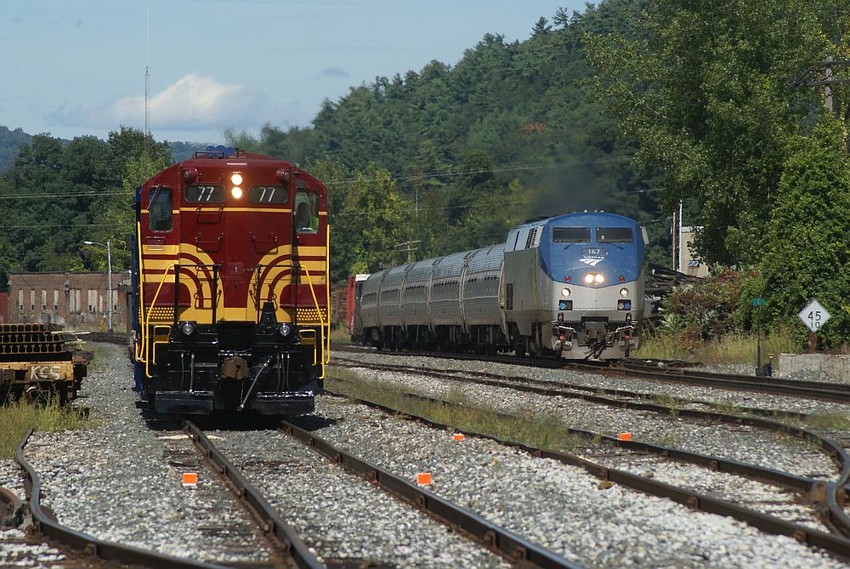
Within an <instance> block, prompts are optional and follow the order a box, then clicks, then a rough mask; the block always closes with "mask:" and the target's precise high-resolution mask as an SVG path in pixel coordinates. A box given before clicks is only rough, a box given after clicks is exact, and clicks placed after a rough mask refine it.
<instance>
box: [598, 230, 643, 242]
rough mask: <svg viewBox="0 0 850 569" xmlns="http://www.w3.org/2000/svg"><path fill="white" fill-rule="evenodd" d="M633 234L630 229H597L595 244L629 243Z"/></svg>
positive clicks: (632, 238) (632, 239)
mask: <svg viewBox="0 0 850 569" xmlns="http://www.w3.org/2000/svg"><path fill="white" fill-rule="evenodd" d="M632 241H634V234H633V233H632V228H631V227H597V228H596V242H597V243H631V242H632Z"/></svg>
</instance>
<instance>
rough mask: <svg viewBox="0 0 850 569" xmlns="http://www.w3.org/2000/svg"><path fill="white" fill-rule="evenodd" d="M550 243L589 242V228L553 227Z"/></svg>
mask: <svg viewBox="0 0 850 569" xmlns="http://www.w3.org/2000/svg"><path fill="white" fill-rule="evenodd" d="M552 243H590V228H589V227H553V228H552Z"/></svg>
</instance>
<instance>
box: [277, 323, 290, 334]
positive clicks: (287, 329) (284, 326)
mask: <svg viewBox="0 0 850 569" xmlns="http://www.w3.org/2000/svg"><path fill="white" fill-rule="evenodd" d="M278 331H279V332H280V335H281V336H283V337H284V338H286V337H287V336H289V334H290V333H292V328H291V327H290V326H289V324H287V323H286V322H284V323H283V324H281V325H280V328H278Z"/></svg>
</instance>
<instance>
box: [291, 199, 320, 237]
mask: <svg viewBox="0 0 850 569" xmlns="http://www.w3.org/2000/svg"><path fill="white" fill-rule="evenodd" d="M318 206H319V196H318V195H317V194H316V193H315V192H310V191H307V190H303V189H301V188H299V189H298V192H297V193H296V195H295V229H296V230H297V231H298V232H299V233H314V232H315V231H316V230H318V229H319V214H318V211H319V207H318Z"/></svg>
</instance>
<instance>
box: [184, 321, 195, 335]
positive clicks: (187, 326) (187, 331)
mask: <svg viewBox="0 0 850 569" xmlns="http://www.w3.org/2000/svg"><path fill="white" fill-rule="evenodd" d="M180 331H181V332H183V335H184V336H191V335H192V332H194V331H195V324H194V322H181V323H180Z"/></svg>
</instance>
